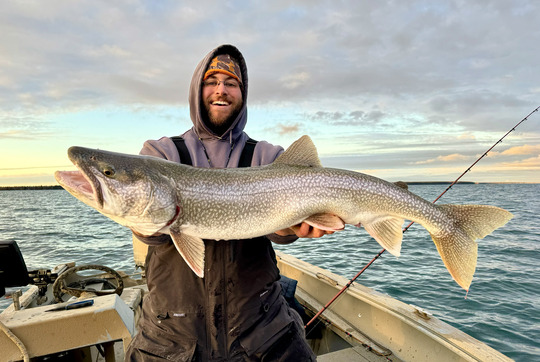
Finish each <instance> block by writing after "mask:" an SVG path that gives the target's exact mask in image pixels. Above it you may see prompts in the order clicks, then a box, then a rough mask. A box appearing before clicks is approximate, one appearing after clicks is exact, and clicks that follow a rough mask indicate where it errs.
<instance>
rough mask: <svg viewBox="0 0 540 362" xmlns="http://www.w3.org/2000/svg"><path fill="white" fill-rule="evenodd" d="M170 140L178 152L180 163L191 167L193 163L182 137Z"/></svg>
mask: <svg viewBox="0 0 540 362" xmlns="http://www.w3.org/2000/svg"><path fill="white" fill-rule="evenodd" d="M171 140H172V141H173V142H174V145H175V146H176V149H177V150H178V155H179V156H180V163H183V164H184V165H189V166H193V161H191V156H190V155H189V151H188V149H187V147H186V142H185V141H184V139H183V138H182V136H174V137H171Z"/></svg>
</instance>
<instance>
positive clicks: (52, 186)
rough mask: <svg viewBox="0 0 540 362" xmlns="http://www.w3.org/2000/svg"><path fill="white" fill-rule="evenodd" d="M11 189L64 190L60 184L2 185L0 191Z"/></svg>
mask: <svg viewBox="0 0 540 362" xmlns="http://www.w3.org/2000/svg"><path fill="white" fill-rule="evenodd" d="M10 190H63V188H62V186H60V185H49V186H0V191H10Z"/></svg>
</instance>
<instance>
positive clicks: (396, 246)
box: [362, 216, 405, 256]
mask: <svg viewBox="0 0 540 362" xmlns="http://www.w3.org/2000/svg"><path fill="white" fill-rule="evenodd" d="M404 222H405V220H404V219H400V218H397V217H393V216H380V217H377V218H375V219H373V220H370V221H368V222H366V221H363V222H362V226H363V227H364V229H366V231H367V232H368V233H369V235H371V236H372V237H373V238H374V239H375V240H377V242H378V243H379V244H380V245H381V246H382V247H383V248H385V249H386V250H388V251H389V252H390V254H392V255H394V256H399V255H400V253H401V240H402V239H403V230H402V229H401V227H402V226H403V223H404Z"/></svg>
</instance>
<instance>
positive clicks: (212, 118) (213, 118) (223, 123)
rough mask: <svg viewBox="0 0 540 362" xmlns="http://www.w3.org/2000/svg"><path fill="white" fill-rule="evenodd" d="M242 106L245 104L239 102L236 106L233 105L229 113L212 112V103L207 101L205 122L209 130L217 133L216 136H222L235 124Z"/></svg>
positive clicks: (205, 104) (205, 103)
mask: <svg viewBox="0 0 540 362" xmlns="http://www.w3.org/2000/svg"><path fill="white" fill-rule="evenodd" d="M242 106H243V102H238V103H236V104H233V107H232V108H231V109H230V111H229V112H227V113H223V112H212V108H211V102H210V101H205V102H204V108H205V110H206V112H205V119H204V122H205V124H206V125H207V126H208V128H210V129H211V130H212V131H213V132H215V133H216V135H218V136H221V135H223V134H224V133H225V132H226V131H227V130H228V129H229V127H231V125H232V124H233V123H234V121H235V120H236V118H237V117H238V114H239V113H240V111H241V110H242Z"/></svg>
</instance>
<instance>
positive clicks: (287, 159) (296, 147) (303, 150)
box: [272, 135, 322, 167]
mask: <svg viewBox="0 0 540 362" xmlns="http://www.w3.org/2000/svg"><path fill="white" fill-rule="evenodd" d="M280 164H281V165H290V166H305V167H322V164H321V161H320V160H319V155H318V154H317V148H316V147H315V145H314V144H313V141H312V140H311V138H310V137H309V136H307V135H304V136H302V137H300V138H299V139H297V140H296V141H294V142H293V144H292V145H290V146H289V148H287V149H286V150H285V152H283V153H282V154H281V155H279V157H278V158H277V159H276V160H275V161H274V162H273V163H272V165H280Z"/></svg>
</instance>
